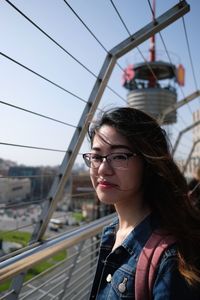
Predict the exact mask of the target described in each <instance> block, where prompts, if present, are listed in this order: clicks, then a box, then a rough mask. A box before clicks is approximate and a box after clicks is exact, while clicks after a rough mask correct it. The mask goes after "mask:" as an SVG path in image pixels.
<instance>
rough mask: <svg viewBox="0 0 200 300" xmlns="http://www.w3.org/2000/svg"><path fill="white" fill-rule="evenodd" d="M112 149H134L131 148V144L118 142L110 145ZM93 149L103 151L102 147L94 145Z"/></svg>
mask: <svg viewBox="0 0 200 300" xmlns="http://www.w3.org/2000/svg"><path fill="white" fill-rule="evenodd" d="M109 146H110V149H111V150H114V149H127V150H129V151H132V150H131V148H130V147H129V146H126V145H123V144H116V145H109ZM92 150H95V151H101V148H100V147H92Z"/></svg>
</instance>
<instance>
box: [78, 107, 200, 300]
mask: <svg viewBox="0 0 200 300" xmlns="http://www.w3.org/2000/svg"><path fill="white" fill-rule="evenodd" d="M89 137H90V141H91V152H90V153H86V154H84V155H83V158H84V160H85V162H86V164H87V166H88V167H89V168H90V176H91V180H92V184H93V186H94V188H95V190H96V193H97V195H98V198H99V200H100V201H101V202H103V203H106V204H109V205H110V204H112V205H114V206H115V209H116V212H117V215H118V218H117V219H116V220H114V221H113V223H112V224H111V225H110V226H108V227H107V228H105V230H104V232H103V234H102V240H101V246H100V252H99V261H98V265H97V271H96V275H95V278H94V282H93V287H92V291H91V295H90V299H101V300H106V299H112V300H115V299H126V300H130V299H135V271H136V265H137V260H138V257H139V255H140V253H141V250H142V249H143V247H144V245H145V243H146V242H147V240H148V239H149V237H150V235H151V234H152V232H153V231H155V230H162V231H163V232H166V233H168V234H170V235H173V237H174V238H175V239H176V242H175V243H174V244H173V245H171V246H170V247H169V248H168V249H167V250H166V251H165V252H164V254H163V255H162V257H161V260H160V261H159V264H158V265H157V268H156V278H155V281H154V284H153V289H152V291H151V299H154V300H161V299H162V300H177V299H181V300H190V299H191V300H197V299H200V294H198V290H199V284H200V264H199V262H200V216H199V214H198V213H197V212H196V210H194V209H193V208H192V206H191V203H190V200H189V199H188V188H187V183H186V181H185V178H184V176H183V175H182V174H181V172H180V170H179V169H178V167H177V166H176V164H175V163H174V161H173V158H172V156H171V154H170V151H169V146H168V143H167V139H166V135H165V132H164V130H163V129H162V128H161V127H160V126H159V125H158V124H157V122H156V121H155V120H154V119H153V118H151V117H150V116H149V115H147V114H146V113H144V112H142V111H139V110H137V109H134V108H128V107H123V108H116V109H113V110H110V111H108V112H105V113H104V114H103V115H102V116H101V118H100V119H99V120H98V121H96V122H95V123H94V124H93V125H91V126H90V128H89ZM143 300H146V299H143Z"/></svg>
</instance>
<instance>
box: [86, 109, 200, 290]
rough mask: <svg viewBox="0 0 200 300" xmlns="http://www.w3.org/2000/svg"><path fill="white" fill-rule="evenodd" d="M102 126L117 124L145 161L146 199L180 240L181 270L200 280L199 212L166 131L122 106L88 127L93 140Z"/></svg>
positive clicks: (145, 116) (179, 261)
mask: <svg viewBox="0 0 200 300" xmlns="http://www.w3.org/2000/svg"><path fill="white" fill-rule="evenodd" d="M102 125H109V126H112V127H114V128H115V129H116V130H117V132H119V133H120V134H122V135H123V136H124V137H126V138H127V140H128V142H129V143H130V145H132V147H133V151H134V152H135V151H136V152H137V153H138V155H140V156H141V157H142V158H143V160H144V165H145V168H144V180H143V190H144V200H145V201H147V202H148V204H149V206H150V207H151V209H152V211H153V212H154V213H155V214H156V215H157V217H158V218H159V220H160V225H161V227H162V228H163V229H164V230H166V231H167V232H169V233H170V234H172V235H173V236H174V237H175V238H176V239H177V248H178V265H179V271H180V272H181V274H182V275H183V276H184V277H185V278H186V280H187V281H188V283H189V284H192V285H193V284H196V283H200V266H199V260H200V259H199V256H200V214H199V213H198V212H197V211H196V210H195V209H194V208H193V207H192V205H191V202H190V200H189V197H188V186H187V182H186V179H185V177H184V176H183V174H182V173H181V171H180V169H179V168H178V166H177V165H176V163H175V162H174V160H173V157H172V155H171V151H170V150H171V149H170V148H171V147H170V143H169V141H168V138H167V134H166V132H165V130H163V129H162V128H161V127H160V126H159V124H158V123H157V122H156V120H155V119H153V118H152V117H151V116H150V115H148V114H146V113H144V112H142V111H140V110H138V109H134V108H130V107H120V108H115V109H111V110H109V111H107V112H104V113H103V114H102V115H101V117H100V118H99V119H98V120H97V121H95V122H93V123H92V124H91V125H90V127H89V131H88V134H89V138H90V141H91V143H92V142H93V138H94V136H95V133H96V131H98V129H99V128H100V127H101V126H102Z"/></svg>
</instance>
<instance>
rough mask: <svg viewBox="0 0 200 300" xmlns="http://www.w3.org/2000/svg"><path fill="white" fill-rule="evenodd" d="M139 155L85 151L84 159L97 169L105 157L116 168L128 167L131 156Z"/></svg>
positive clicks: (89, 165) (90, 166)
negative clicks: (102, 153) (103, 153)
mask: <svg viewBox="0 0 200 300" xmlns="http://www.w3.org/2000/svg"><path fill="white" fill-rule="evenodd" d="M135 156H137V154H136V153H110V154H108V155H99V154H96V153H85V154H83V159H84V161H85V163H86V165H87V166H88V167H89V168H92V169H97V168H99V167H100V165H101V163H102V162H103V160H104V159H105V160H106V161H107V163H108V164H109V165H110V166H111V167H113V168H116V169H126V168H127V167H128V161H129V159H130V158H131V157H135Z"/></svg>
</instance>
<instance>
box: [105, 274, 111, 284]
mask: <svg viewBox="0 0 200 300" xmlns="http://www.w3.org/2000/svg"><path fill="white" fill-rule="evenodd" d="M111 280H112V275H111V274H108V276H107V277H106V281H107V282H111Z"/></svg>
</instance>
